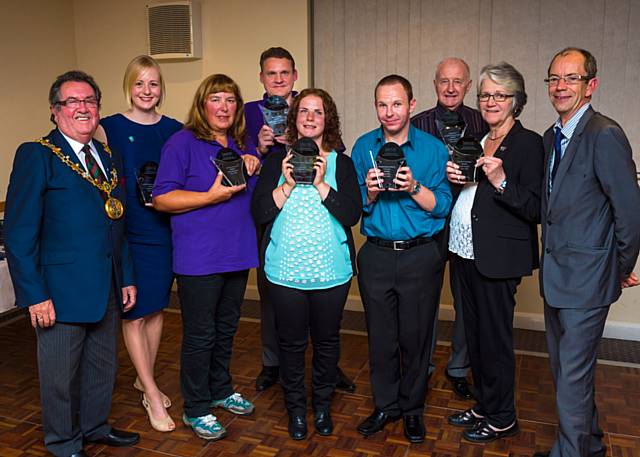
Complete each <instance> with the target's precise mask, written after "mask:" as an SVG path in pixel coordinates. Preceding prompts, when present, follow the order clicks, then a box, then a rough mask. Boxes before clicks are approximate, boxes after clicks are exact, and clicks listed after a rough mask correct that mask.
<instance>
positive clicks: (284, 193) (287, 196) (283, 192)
mask: <svg viewBox="0 0 640 457" xmlns="http://www.w3.org/2000/svg"><path fill="white" fill-rule="evenodd" d="M280 189H282V194H283V195H284V196H285V198H289V197H290V196H291V194H289V195H287V193H286V192H285V191H284V184H283V185H282V186H280Z"/></svg>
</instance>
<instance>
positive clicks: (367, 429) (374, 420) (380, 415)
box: [358, 409, 401, 436]
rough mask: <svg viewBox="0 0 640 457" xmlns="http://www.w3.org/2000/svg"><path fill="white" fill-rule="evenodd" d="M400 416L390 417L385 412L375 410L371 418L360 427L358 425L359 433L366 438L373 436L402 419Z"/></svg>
mask: <svg viewBox="0 0 640 457" xmlns="http://www.w3.org/2000/svg"><path fill="white" fill-rule="evenodd" d="M400 417H401V416H400V415H397V416H390V415H388V414H387V413H385V412H384V411H381V410H379V409H375V410H374V411H373V413H371V415H370V416H369V417H367V418H366V419H365V420H364V421H362V423H360V425H358V433H360V434H361V435H364V436H369V435H373V434H374V433H377V432H379V431H380V430H382V429H383V428H384V427H385V425H387V424H388V423H390V422H395V421H397V420H398V419H400Z"/></svg>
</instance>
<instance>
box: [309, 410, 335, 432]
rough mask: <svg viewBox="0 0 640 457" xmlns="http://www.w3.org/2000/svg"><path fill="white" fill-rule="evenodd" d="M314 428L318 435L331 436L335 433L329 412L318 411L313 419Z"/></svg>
mask: <svg viewBox="0 0 640 457" xmlns="http://www.w3.org/2000/svg"><path fill="white" fill-rule="evenodd" d="M313 426H314V427H315V428H316V432H318V435H322V436H329V435H331V434H332V433H333V421H332V420H331V414H330V413H329V411H318V412H317V413H316V414H315V415H314V417H313Z"/></svg>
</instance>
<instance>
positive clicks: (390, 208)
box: [351, 126, 451, 241]
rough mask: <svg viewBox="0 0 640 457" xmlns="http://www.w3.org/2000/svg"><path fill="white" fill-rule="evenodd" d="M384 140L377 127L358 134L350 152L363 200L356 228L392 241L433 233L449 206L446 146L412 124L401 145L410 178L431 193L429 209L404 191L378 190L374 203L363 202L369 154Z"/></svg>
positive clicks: (375, 150) (369, 159)
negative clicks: (359, 221) (434, 204)
mask: <svg viewBox="0 0 640 457" xmlns="http://www.w3.org/2000/svg"><path fill="white" fill-rule="evenodd" d="M385 142H386V141H385V139H384V134H383V131H382V127H380V128H377V129H375V130H372V131H371V132H369V133H366V134H364V135H362V136H361V137H360V138H358V140H357V141H356V143H355V145H354V146H353V150H352V152H351V159H352V160H353V163H354V165H355V167H356V173H357V175H358V183H359V184H360V192H361V194H362V200H363V204H364V206H363V214H362V221H361V223H360V231H361V232H362V234H363V235H365V236H374V237H378V238H382V239H385V240H394V241H400V240H409V239H412V238H418V237H427V236H433V235H435V234H436V233H438V232H439V231H440V230H442V229H443V228H444V224H445V218H446V217H447V215H448V214H449V210H450V208H451V189H450V188H449V182H448V181H447V178H446V176H445V167H446V164H447V160H448V159H449V154H448V152H447V149H446V148H445V146H444V144H442V142H441V141H439V140H438V139H436V138H435V137H433V136H431V135H429V134H428V133H425V132H423V131H422V130H419V129H417V128H415V127H413V126H411V127H410V129H409V139H408V140H407V142H406V143H404V144H402V145H401V148H402V150H403V152H404V154H405V158H406V161H407V166H408V167H409V168H411V172H412V173H413V177H414V179H416V180H417V181H418V182H419V183H420V184H421V185H422V186H424V187H427V188H428V189H429V190H430V191H431V192H433V193H434V195H435V198H436V206H435V207H434V208H433V211H426V210H424V209H422V208H421V207H420V206H419V205H418V204H417V203H416V202H415V201H414V200H413V198H411V195H409V193H408V192H391V191H386V192H381V193H380V194H379V195H378V198H377V200H376V201H375V202H374V203H372V204H370V205H367V186H366V184H365V178H366V176H367V172H368V171H369V169H371V168H372V167H373V164H372V163H371V155H373V158H374V159H375V158H376V156H377V155H378V152H379V151H380V149H381V148H382V146H383V145H384V144H385ZM369 151H371V155H370V154H369Z"/></svg>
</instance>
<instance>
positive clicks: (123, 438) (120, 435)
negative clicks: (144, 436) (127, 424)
mask: <svg viewBox="0 0 640 457" xmlns="http://www.w3.org/2000/svg"><path fill="white" fill-rule="evenodd" d="M138 441H140V435H139V434H138V433H133V432H127V431H125V430H118V429H117V428H112V429H111V431H110V432H109V433H107V434H106V435H104V436H103V437H100V438H96V439H93V440H87V442H89V443H96V444H106V445H107V446H113V447H125V446H133V445H134V444H136V443H137V442H138Z"/></svg>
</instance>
